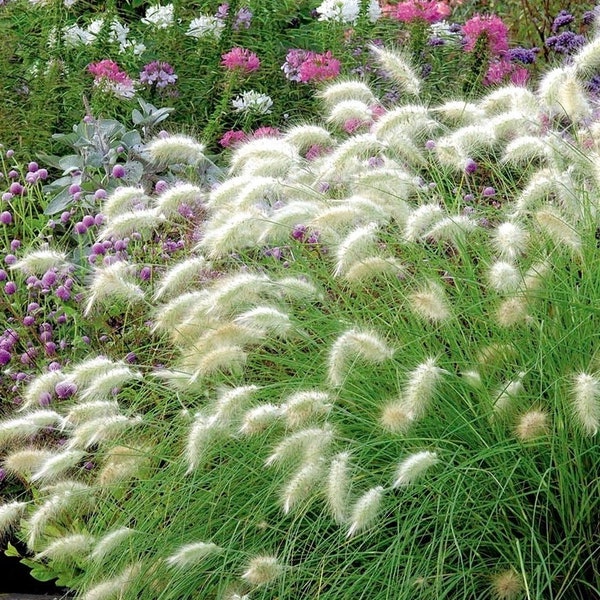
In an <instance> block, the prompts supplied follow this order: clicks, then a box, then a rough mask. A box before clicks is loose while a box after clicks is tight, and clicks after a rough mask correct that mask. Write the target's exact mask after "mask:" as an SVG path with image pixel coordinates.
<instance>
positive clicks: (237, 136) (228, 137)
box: [219, 129, 246, 148]
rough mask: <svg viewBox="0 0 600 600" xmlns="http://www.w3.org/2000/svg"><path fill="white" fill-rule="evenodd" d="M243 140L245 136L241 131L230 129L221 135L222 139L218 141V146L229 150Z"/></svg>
mask: <svg viewBox="0 0 600 600" xmlns="http://www.w3.org/2000/svg"><path fill="white" fill-rule="evenodd" d="M245 139H246V134H245V133H244V132H243V131H242V130H241V129H231V130H230V131H227V132H225V134H223V137H222V138H221V139H220V140H219V144H221V146H223V148H229V147H234V146H237V145H238V144H240V143H241V142H243V141H244V140H245Z"/></svg>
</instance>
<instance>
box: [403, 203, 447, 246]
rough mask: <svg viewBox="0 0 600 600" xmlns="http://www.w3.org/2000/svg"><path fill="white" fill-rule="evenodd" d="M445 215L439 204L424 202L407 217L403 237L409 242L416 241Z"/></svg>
mask: <svg viewBox="0 0 600 600" xmlns="http://www.w3.org/2000/svg"><path fill="white" fill-rule="evenodd" d="M444 216H445V213H444V211H443V209H442V208H441V207H440V206H439V205H438V204H423V205H422V206H419V207H418V208H416V209H415V210H413V211H412V212H411V213H410V214H409V215H408V216H407V218H406V226H405V228H404V233H403V237H404V239H405V240H406V241H407V242H416V241H418V240H420V239H421V237H422V235H423V234H424V233H425V232H426V231H428V230H429V229H431V228H432V227H433V225H434V224H435V223H437V222H438V221H441V220H442V219H443V218H444Z"/></svg>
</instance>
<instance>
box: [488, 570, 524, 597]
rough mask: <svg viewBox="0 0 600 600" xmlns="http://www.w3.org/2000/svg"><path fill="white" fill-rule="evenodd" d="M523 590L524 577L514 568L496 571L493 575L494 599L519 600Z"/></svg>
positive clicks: (492, 592)
mask: <svg viewBox="0 0 600 600" xmlns="http://www.w3.org/2000/svg"><path fill="white" fill-rule="evenodd" d="M522 592H523V578H522V576H521V575H519V573H517V572H516V571H515V570H514V569H508V570H506V571H501V572H500V573H496V574H495V575H493V576H492V577H491V595H492V598H493V600H519V598H521V597H522Z"/></svg>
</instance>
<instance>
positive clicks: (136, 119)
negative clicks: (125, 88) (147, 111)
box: [131, 108, 144, 125]
mask: <svg viewBox="0 0 600 600" xmlns="http://www.w3.org/2000/svg"><path fill="white" fill-rule="evenodd" d="M131 120H132V121H133V124H134V125H139V124H140V123H143V122H144V115H142V113H141V112H140V111H139V110H138V109H137V108H134V109H133V110H132V111H131Z"/></svg>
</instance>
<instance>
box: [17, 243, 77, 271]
mask: <svg viewBox="0 0 600 600" xmlns="http://www.w3.org/2000/svg"><path fill="white" fill-rule="evenodd" d="M68 266H69V262H68V261H67V255H66V254H65V253H64V252H59V251H58V250H50V249H49V248H42V249H40V250H30V251H28V252H27V253H26V254H25V255H24V256H23V257H22V258H20V259H19V260H18V261H17V262H16V263H14V264H13V265H11V266H10V268H11V270H16V271H21V272H22V273H25V274H26V275H43V274H44V273H45V272H46V271H49V270H50V269H56V270H58V271H62V270H64V269H66V268H67V267H68Z"/></svg>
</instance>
